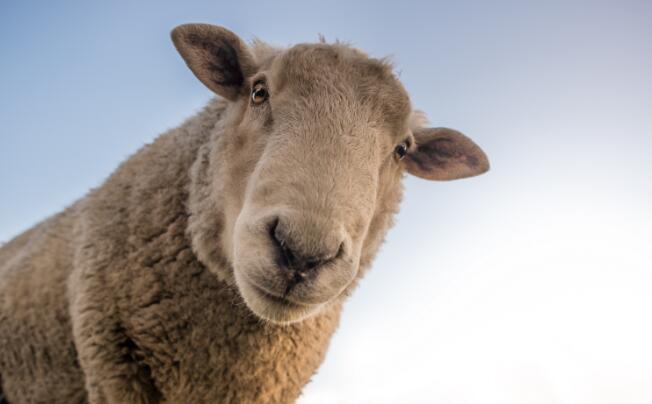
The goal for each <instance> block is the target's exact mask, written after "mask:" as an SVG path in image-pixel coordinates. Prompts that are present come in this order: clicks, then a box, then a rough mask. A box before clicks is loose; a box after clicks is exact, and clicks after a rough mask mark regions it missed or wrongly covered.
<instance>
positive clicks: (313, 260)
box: [268, 217, 344, 278]
mask: <svg viewBox="0 0 652 404" xmlns="http://www.w3.org/2000/svg"><path fill="white" fill-rule="evenodd" d="M268 232H269V237H270V239H271V241H272V242H273V244H274V246H275V247H276V250H277V253H278V254H277V257H278V258H277V262H278V265H279V266H280V267H283V268H286V269H289V270H290V271H291V272H295V273H296V274H297V275H301V278H305V276H306V275H307V273H308V272H311V271H315V270H317V269H319V267H322V266H324V265H325V264H327V263H329V262H331V261H334V260H336V259H339V258H341V257H343V255H344V242H342V243H340V244H339V246H338V248H337V249H336V250H331V251H330V252H322V253H318V254H315V253H314V252H313V253H312V254H305V253H302V252H301V251H299V250H297V249H296V244H295V242H294V240H292V239H288V237H287V235H286V234H285V232H284V228H283V224H282V223H281V222H280V218H278V217H277V218H275V219H274V220H272V221H271V222H270V224H269V228H268Z"/></svg>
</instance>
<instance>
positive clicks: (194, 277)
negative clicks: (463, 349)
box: [0, 101, 339, 403]
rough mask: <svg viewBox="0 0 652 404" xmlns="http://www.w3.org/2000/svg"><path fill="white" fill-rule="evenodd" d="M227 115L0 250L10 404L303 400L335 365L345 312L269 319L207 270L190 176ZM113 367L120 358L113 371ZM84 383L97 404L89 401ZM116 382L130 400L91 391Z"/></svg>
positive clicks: (170, 142)
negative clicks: (328, 363) (332, 344)
mask: <svg viewBox="0 0 652 404" xmlns="http://www.w3.org/2000/svg"><path fill="white" fill-rule="evenodd" d="M223 109H224V105H223V103H222V102H221V101H213V102H212V103H211V104H210V105H209V106H208V107H207V108H206V109H205V110H204V111H203V112H202V113H201V114H199V115H198V116H197V117H195V118H193V119H191V120H189V121H187V122H186V123H185V124H184V125H183V126H181V127H180V128H178V129H175V130H172V131H170V132H169V133H167V134H165V135H163V136H161V137H159V138H158V139H157V140H156V141H155V142H154V143H152V144H150V145H148V146H146V147H144V148H143V149H142V150H141V151H139V152H138V153H136V154H135V155H134V156H132V157H131V158H130V159H129V160H127V161H126V162H125V163H124V164H123V165H122V166H121V167H120V168H119V169H118V170H117V171H116V172H115V173H114V174H113V175H112V176H111V177H110V178H109V179H108V180H107V181H106V183H105V184H104V185H103V186H101V187H99V188H98V189H95V190H93V191H92V192H91V193H90V194H89V195H87V196H86V197H85V198H84V199H83V200H81V201H79V202H78V203H76V204H74V205H73V206H71V207H70V208H68V209H66V210H65V211H64V212H63V213H60V214H58V215H56V216H54V217H52V218H50V219H48V220H47V221H45V222H43V223H41V224H39V225H38V226H36V227H34V228H32V229H31V230H28V231H27V232H25V233H24V234H22V235H20V236H18V237H16V238H15V239H14V240H12V241H11V242H9V243H8V244H7V245H5V246H3V247H2V249H0V262H1V263H2V266H1V267H0V296H2V297H1V302H2V305H1V306H0V308H1V310H0V324H2V326H1V327H0V341H1V344H0V346H2V349H0V374H1V375H2V383H3V387H4V389H5V394H6V395H7V396H8V399H9V400H10V402H21V403H23V402H25V403H27V402H49V403H75V402H86V401H87V400H90V401H91V402H143V399H144V398H147V399H148V400H150V401H151V402H155V401H157V400H158V399H161V398H163V397H164V398H165V402H170V403H175V402H186V403H192V402H197V403H199V402H211V401H215V400H216V399H217V400H219V401H221V402H239V403H245V402H292V401H293V400H294V399H296V397H297V396H298V395H299V392H300V390H301V388H302V387H303V385H305V384H306V383H307V382H308V380H309V378H310V376H311V375H312V374H313V373H314V371H315V369H316V368H317V366H318V365H319V363H320V362H321V361H322V359H323V356H324V354H325V351H326V347H327V344H328V340H329V338H330V336H331V334H332V332H333V331H334V329H335V327H336V324H337V321H338V313H339V311H338V310H337V308H336V307H332V308H331V309H329V310H327V311H325V312H323V313H322V314H320V315H318V316H316V317H313V318H311V319H308V320H306V321H304V322H302V323H299V324H296V325H289V326H276V325H273V324H269V323H265V322H262V321H260V320H259V319H257V318H256V317H254V316H253V315H252V314H251V313H250V312H249V311H248V309H247V308H246V307H245V306H244V305H243V303H242V302H241V301H240V298H239V296H238V294H237V293H236V292H235V291H234V290H233V288H231V287H229V286H228V284H227V283H225V282H223V281H221V280H219V279H218V278H217V277H216V276H215V275H214V274H213V273H211V272H209V271H208V270H207V269H205V267H204V266H203V265H202V264H201V263H200V262H199V261H198V260H197V259H196V257H195V254H194V253H193V252H192V248H191V245H190V241H189V238H188V235H187V234H186V227H187V222H188V213H187V209H186V202H187V200H188V188H189V181H190V178H189V173H190V172H191V166H192V165H193V163H195V161H196V160H197V153H198V151H199V149H200V147H201V146H202V145H205V144H207V142H208V140H209V138H210V130H211V129H212V128H213V127H214V126H215V124H216V122H217V120H219V117H220V116H221V114H222V111H223ZM43 307H47V308H48V309H47V310H40V309H39V308H43ZM71 313H72V315H73V316H74V321H71ZM73 330H74V332H73ZM61 347H66V349H63V350H62V349H61ZM77 355H79V359H78V358H77ZM106 357H115V358H117V359H118V360H116V361H115V363H114V364H113V366H112V367H109V368H105V366H106V362H107V361H106ZM78 360H79V361H80V362H81V363H82V367H83V368H84V372H82V370H81V368H80V366H79V365H78V363H77V362H78ZM84 379H85V383H86V385H88V387H89V389H88V391H89V392H92V393H94V394H97V395H98V396H95V397H93V396H91V397H87V396H86V389H85V388H84ZM113 379H114V380H115V383H116V384H121V385H122V384H123V385H125V386H130V387H131V389H123V390H120V391H119V392H118V394H120V396H117V397H115V396H113V397H103V396H101V395H102V390H101V389H99V390H98V389H95V388H93V385H94V384H96V383H97V384H99V383H100V382H101V383H106V382H107V380H113ZM236 386H237V388H236ZM112 393H113V394H116V393H115V392H112Z"/></svg>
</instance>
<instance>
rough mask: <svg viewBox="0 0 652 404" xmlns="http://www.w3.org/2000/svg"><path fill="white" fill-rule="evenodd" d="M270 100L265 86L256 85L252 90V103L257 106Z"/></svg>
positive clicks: (261, 84)
mask: <svg viewBox="0 0 652 404" xmlns="http://www.w3.org/2000/svg"><path fill="white" fill-rule="evenodd" d="M268 98H269V93H268V92H267V88H266V87H265V84H263V83H256V84H254V88H253V89H252V90H251V102H253V103H254V104H255V105H260V104H262V103H263V102H265V101H267V99H268Z"/></svg>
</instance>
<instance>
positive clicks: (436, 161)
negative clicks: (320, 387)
mask: <svg viewBox="0 0 652 404" xmlns="http://www.w3.org/2000/svg"><path fill="white" fill-rule="evenodd" d="M173 40H174V43H175V45H176V47H177V49H178V50H179V52H180V53H181V55H182V56H183V58H184V60H185V61H186V63H187V64H188V66H189V67H190V69H191V70H192V71H193V73H194V74H195V75H196V76H197V77H198V78H199V79H200V80H201V81H202V82H203V83H204V84H206V85H207V86H208V87H209V88H210V89H212V90H213V91H214V92H216V93H217V94H218V95H219V96H221V97H218V98H216V99H214V100H213V101H211V102H210V103H209V104H208V105H207V106H206V107H205V108H204V109H203V110H202V111H201V112H200V113H198V114H197V115H196V116H194V117H192V118H190V119H188V120H187V121H186V122H185V123H183V124H182V125H181V126H179V127H178V128H176V129H173V130H170V131H169V132H167V133H165V134H163V135H161V136H159V137H158V138H157V139H156V140H155V141H154V142H153V143H152V144H149V145H147V146H145V147H143V148H142V149H141V150H139V151H138V152H137V153H136V154H134V155H133V156H131V157H130V158H129V159H127V160H126V161H125V162H124V163H123V164H122V165H120V167H119V168H118V169H117V170H116V171H115V172H114V173H113V174H112V175H111V176H110V177H109V178H108V179H107V180H106V181H105V182H104V183H103V184H102V185H101V186H100V187H98V188H97V189H94V190H92V191H91V192H90V193H89V194H88V195H86V196H85V197H83V198H82V199H80V200H79V201H77V202H76V203H75V204H73V205H72V206H70V207H69V208H68V209H66V210H64V211H63V212H61V213H59V214H57V215H55V216H53V217H51V218H49V219H47V220H45V221H44V222H42V223H39V224H37V225H36V226H34V227H33V228H31V229H29V230H27V231H26V232H24V233H23V234H21V235H19V236H18V237H16V238H15V239H13V240H11V241H10V242H8V243H7V244H5V245H4V246H2V248H0V381H1V383H2V390H0V394H2V392H3V393H4V395H5V396H6V400H8V402H9V403H85V402H90V403H214V402H220V403H222V402H223V403H290V402H293V401H294V400H296V398H297V397H298V396H299V394H300V392H301V389H302V388H303V386H304V385H305V384H306V383H307V382H308V381H309V380H310V377H311V376H312V375H313V374H314V372H315V371H316V369H317V368H318V366H319V365H320V363H321V362H322V360H323V359H324V355H325V353H326V350H327V348H328V342H329V340H330V337H331V335H332V334H333V332H334V331H335V329H336V327H337V324H338V319H339V315H340V310H341V308H342V303H343V301H344V300H345V298H346V296H348V295H349V294H350V292H351V291H352V290H353V289H354V287H355V285H356V283H357V282H358V280H359V279H360V277H361V276H362V274H363V273H364V271H365V270H366V269H368V267H369V266H370V264H371V262H372V260H373V257H374V255H375V254H376V252H377V250H378V248H379V246H380V244H381V242H382V240H383V238H384V236H385V233H386V231H387V229H388V228H389V226H390V225H391V222H392V217H393V215H394V214H395V213H396V211H397V209H398V205H399V201H400V198H401V193H402V187H401V179H402V177H403V174H404V172H409V173H412V174H415V175H418V176H420V177H423V178H427V179H433V180H449V179H455V178H462V177H468V176H471V175H477V174H480V173H482V172H485V171H486V170H487V169H488V167H489V166H488V161H487V159H486V156H485V155H484V153H483V152H482V151H481V150H480V149H479V148H478V147H477V146H476V145H475V144H474V143H473V142H471V141H470V140H469V139H468V138H466V137H464V136H463V135H461V134H460V133H459V132H455V131H453V130H450V129H444V128H436V129H434V128H425V127H423V125H424V119H423V117H422V116H421V115H418V114H415V113H413V111H412V108H411V106H410V102H409V99H408V96H407V94H406V92H405V90H404V89H403V87H402V86H401V84H400V83H399V82H398V80H397V79H396V77H395V76H394V74H393V73H392V71H391V67H390V66H389V65H388V64H387V63H386V62H384V61H381V60H376V59H372V58H369V57H368V56H366V55H365V54H364V53H362V52H361V51H358V50H355V49H353V48H351V47H349V46H347V45H344V44H340V43H336V44H326V43H317V44H302V45H296V46H293V47H291V48H288V49H276V48H272V47H270V46H267V45H265V44H264V43H262V42H260V41H257V42H255V43H254V44H253V45H252V46H251V47H248V46H246V45H245V44H244V43H243V42H242V41H241V40H240V39H239V38H238V37H237V36H235V34H233V33H231V32H230V31H227V30H225V29H223V28H219V27H215V26H210V25H203V24H191V25H184V26H181V27H178V28H177V29H175V31H173ZM261 88H262V89H263V90H264V92H261V91H260V89H261ZM257 89H258V90H257ZM257 91H258V92H257ZM252 93H253V94H252ZM403 152H406V153H407V154H406V155H405V156H404V158H402V155H403V154H404V153H403Z"/></svg>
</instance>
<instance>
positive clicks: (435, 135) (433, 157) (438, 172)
mask: <svg viewBox="0 0 652 404" xmlns="http://www.w3.org/2000/svg"><path fill="white" fill-rule="evenodd" d="M413 134H414V140H415V143H416V145H415V147H413V148H412V150H411V151H409V152H408V154H407V156H405V159H404V160H403V161H404V162H405V168H406V169H407V171H408V172H409V173H410V174H412V175H416V176H417V177H421V178H425V179H427V180H439V181H445V180H455V179H459V178H466V177H473V176H475V175H480V174H482V173H484V172H486V171H488V170H489V159H487V155H486V154H485V153H484V152H483V151H482V149H481V148H480V147H479V146H478V145H476V144H475V143H473V141H472V140H471V139H469V138H468V137H466V136H464V135H463V134H461V133H460V132H458V131H456V130H453V129H448V128H421V129H418V130H416V131H414V132H413Z"/></svg>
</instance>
